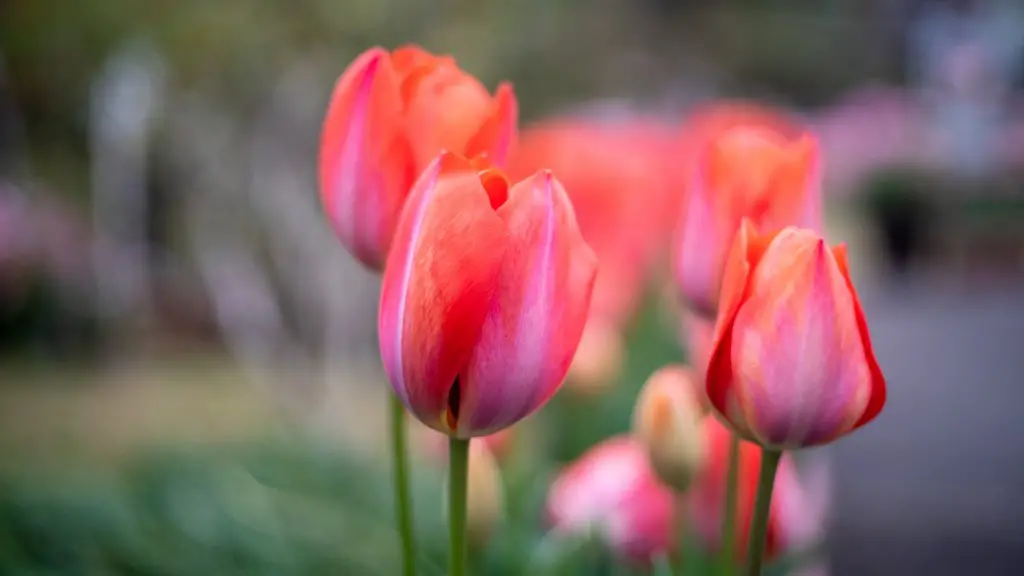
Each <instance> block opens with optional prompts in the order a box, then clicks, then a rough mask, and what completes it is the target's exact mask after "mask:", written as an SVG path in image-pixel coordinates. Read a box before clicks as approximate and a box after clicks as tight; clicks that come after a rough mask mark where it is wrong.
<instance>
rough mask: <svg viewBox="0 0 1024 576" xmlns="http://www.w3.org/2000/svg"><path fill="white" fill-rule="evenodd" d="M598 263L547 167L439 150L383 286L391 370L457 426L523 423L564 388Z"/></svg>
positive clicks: (427, 410)
mask: <svg viewBox="0 0 1024 576" xmlns="http://www.w3.org/2000/svg"><path fill="white" fill-rule="evenodd" d="M596 266H597V263H596V262H595V258H594V254H593V251H592V250H591V249H590V248H589V247H588V246H587V244H586V242H585V241H584V240H583V237H582V236H581V235H580V231H579V227H578V226H577V224H576V219H575V216H574V215H573V208H572V204H571V203H570V202H569V199H568V197H567V196H566V194H565V191H564V190H563V189H562V186H561V184H559V182H558V180H556V179H555V178H554V176H552V174H551V173H550V172H546V171H541V172H538V173H537V174H535V175H534V176H532V177H530V178H528V179H526V180H523V181H521V182H518V183H517V184H515V185H511V184H510V183H509V181H508V180H507V179H506V178H505V176H504V175H503V174H502V173H501V172H500V171H498V170H497V169H495V168H494V167H493V166H490V165H488V164H487V163H486V162H483V163H479V162H478V163H476V164H473V163H470V162H469V161H467V160H465V159H463V158H461V157H459V156H456V155H454V154H449V153H443V154H441V155H440V156H439V157H438V158H437V160H435V162H434V163H433V164H432V165H431V166H430V167H428V168H427V170H425V171H424V172H423V174H422V175H421V177H420V179H419V180H418V181H417V183H416V184H415V185H414V186H413V189H412V192H411V193H410V195H409V200H408V204H407V206H406V207H405V209H404V210H403V212H402V218H401V220H400V221H399V223H398V228H397V229H396V232H395V238H394V244H393V248H392V250H391V252H390V254H389V256H388V264H387V266H386V268H385V271H384V280H383V286H382V288H381V299H380V318H379V329H378V337H379V341H380V350H381V357H382V359H383V361H384V370H385V372H386V373H387V376H388V380H389V382H390V383H391V386H392V388H393V389H394V391H395V393H396V394H397V395H398V397H399V399H401V400H402V403H403V404H405V406H406V407H407V408H408V409H409V411H410V412H412V413H413V415H415V416H416V417H417V418H418V419H419V420H420V421H421V422H423V423H424V424H426V425H427V426H430V427H431V428H434V429H435V430H438V431H440V432H444V433H445V434H448V435H450V436H457V437H460V438H468V437H472V436H487V435H489V434H493V433H494V432H497V431H499V430H501V429H503V428H506V427H508V426H511V425H512V424H515V423H516V422H518V421H519V420H522V419H523V418H525V417H527V416H529V415H530V414H531V413H533V412H534V411H536V410H538V409H539V408H540V407H541V406H542V405H543V404H544V403H546V402H547V401H548V400H549V399H550V398H551V396H552V395H553V394H554V393H555V392H556V391H557V390H558V387H559V386H561V384H562V381H563V380H564V378H565V374H566V372H567V371H568V369H569V363H570V362H571V361H572V357H573V355H574V354H575V352H576V346H577V345H578V343H579V339H580V336H581V334H582V333H583V326H584V324H585V323H586V319H587V311H588V310H589V307H590V293H591V289H592V287H593V283H594V275H595V273H596Z"/></svg>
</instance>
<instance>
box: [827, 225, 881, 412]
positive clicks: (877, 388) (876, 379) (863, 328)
mask: <svg viewBox="0 0 1024 576" xmlns="http://www.w3.org/2000/svg"><path fill="white" fill-rule="evenodd" d="M832 253H833V254H834V255H835V258H836V264H838V266H839V271H840V272H841V273H842V275H843V278H844V279H845V280H846V286H847V287H848V288H849V290H850V294H851V295H853V311H854V313H855V314H856V316H857V330H858V331H859V332H860V337H861V343H862V344H863V346H864V357H865V360H866V361H867V363H868V369H869V370H870V371H871V397H870V398H869V400H868V405H867V407H866V408H865V410H864V413H863V414H861V416H860V418H859V419H858V420H857V422H856V423H855V424H854V425H853V430H856V429H857V428H860V427H861V426H863V425H865V424H867V423H868V422H871V421H872V420H874V419H875V417H876V416H878V415H879V414H880V413H881V412H882V407H883V406H885V397H886V391H885V376H883V375H882V368H881V367H880V366H879V365H878V360H877V359H875V351H874V348H873V347H872V346H871V333H870V331H869V330H868V322H867V319H866V318H865V317H864V310H863V309H862V308H861V305H860V299H859V298H858V297H857V291H856V290H855V289H854V287H853V281H852V280H851V279H850V263H849V260H848V259H847V257H846V245H845V244H840V245H839V246H836V247H835V248H834V249H833V250H832Z"/></svg>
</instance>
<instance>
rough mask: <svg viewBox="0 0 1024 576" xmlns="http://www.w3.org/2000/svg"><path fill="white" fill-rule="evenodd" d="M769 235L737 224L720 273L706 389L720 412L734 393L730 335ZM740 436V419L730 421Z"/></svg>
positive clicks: (742, 431) (742, 426) (743, 429)
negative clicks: (717, 305)
mask: <svg viewBox="0 0 1024 576" xmlns="http://www.w3.org/2000/svg"><path fill="white" fill-rule="evenodd" d="M772 238H773V237H772V236H760V235H758V234H757V231H756V230H755V229H754V225H753V224H752V223H751V222H750V221H749V220H744V221H743V223H742V224H740V229H739V231H738V232H737V233H736V237H735V238H734V239H733V243H732V247H731V248H730V250H729V256H728V257H727V258H726V262H725V272H724V273H723V275H722V291H721V296H720V302H719V309H718V320H717V322H716V323H715V334H714V343H713V344H712V346H711V355H710V359H709V361H708V366H707V370H706V379H707V382H706V390H707V395H708V400H709V401H710V402H711V406H712V407H713V408H714V409H715V410H716V411H717V412H718V413H719V414H722V415H725V414H726V413H727V409H729V408H730V407H731V406H732V404H733V403H734V401H735V398H734V396H733V394H734V393H733V390H732V387H733V373H732V372H733V370H732V358H731V351H732V337H733V324H734V323H735V321H736V313H737V312H739V309H740V304H741V303H742V302H743V298H744V295H745V294H746V292H747V289H748V284H749V283H750V275H751V270H752V269H753V267H754V266H756V265H757V262H758V261H760V259H761V257H762V255H763V254H764V252H765V250H766V249H767V246H768V243H769V242H770V240H771V239H772ZM731 412H732V410H729V413H731ZM730 424H731V425H732V426H733V427H734V428H737V432H739V433H740V435H741V436H745V437H748V438H749V437H750V431H749V430H747V429H746V425H745V424H744V423H743V422H742V420H738V421H735V422H730Z"/></svg>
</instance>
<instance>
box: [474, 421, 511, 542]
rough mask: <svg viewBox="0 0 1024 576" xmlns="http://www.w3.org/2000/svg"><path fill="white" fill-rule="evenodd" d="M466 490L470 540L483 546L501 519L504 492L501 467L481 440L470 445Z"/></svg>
mask: <svg viewBox="0 0 1024 576" xmlns="http://www.w3.org/2000/svg"><path fill="white" fill-rule="evenodd" d="M466 491H467V495H466V533H467V534H468V535H469V539H470V541H472V542H473V543H474V544H476V545H481V544H483V543H485V542H486V541H487V539H488V538H489V537H490V535H491V534H492V533H493V531H494V528H495V526H497V524H498V522H499V521H500V520H501V516H502V514H503V513H504V492H503V490H502V483H501V471H500V470H499V468H498V464H497V462H496V461H495V460H494V456H493V455H491V451H490V450H488V449H487V445H486V444H485V443H484V442H481V441H480V440H473V441H471V442H470V445H469V471H468V479H467V485H466Z"/></svg>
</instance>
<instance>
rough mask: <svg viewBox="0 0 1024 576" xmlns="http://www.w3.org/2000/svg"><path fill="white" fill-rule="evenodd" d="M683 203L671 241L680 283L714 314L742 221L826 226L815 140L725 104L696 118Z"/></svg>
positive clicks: (686, 151) (693, 302)
mask: <svg viewBox="0 0 1024 576" xmlns="http://www.w3.org/2000/svg"><path fill="white" fill-rule="evenodd" d="M683 155H684V158H683V161H684V162H685V167H684V170H685V172H686V174H687V180H686V193H685V200H684V207H683V209H682V211H681V219H680V221H679V224H678V226H677V229H676V238H675V241H674V243H673V249H674V251H675V254H674V257H673V265H674V269H675V276H676V283H677V286H678V288H679V290H680V292H681V294H682V296H683V298H684V300H685V301H686V302H687V304H689V305H690V307H691V308H693V309H694V311H696V312H698V313H700V314H703V315H705V316H710V317H713V316H714V315H715V310H716V308H717V304H718V291H719V287H720V284H721V276H722V269H723V260H724V258H725V254H726V252H727V251H728V249H729V245H730V243H731V241H732V237H733V235H734V234H735V233H736V230H737V229H738V228H739V225H740V222H741V221H742V219H743V218H749V219H750V220H751V222H753V224H754V225H755V227H756V228H757V229H758V230H774V229H777V228H782V227H784V226H788V225H799V226H802V227H806V228H813V229H818V228H820V218H821V214H820V206H819V204H820V201H821V200H820V195H821V192H820V170H819V158H818V156H819V153H818V144H817V140H816V139H815V138H814V137H813V136H812V135H811V134H809V133H808V132H806V131H804V130H802V129H801V128H799V127H798V126H796V125H795V124H792V123H788V122H786V121H785V120H784V119H782V118H781V117H779V116H776V115H774V114H772V113H770V112H768V111H765V110H761V109H758V108H756V107H751V106H743V105H723V106H721V107H716V108H712V109H711V110H709V111H705V112H702V113H699V114H697V115H696V117H695V119H694V120H692V121H691V127H690V129H689V130H688V131H687V132H686V141H685V144H684V147H683Z"/></svg>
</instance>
